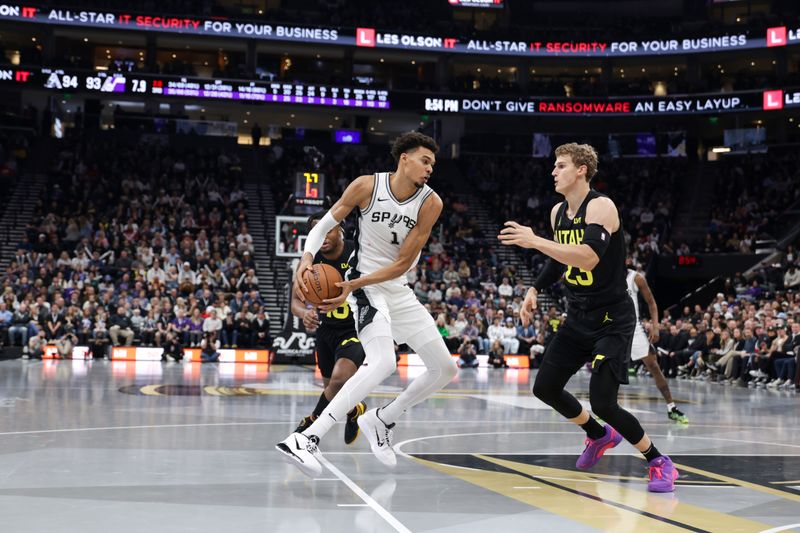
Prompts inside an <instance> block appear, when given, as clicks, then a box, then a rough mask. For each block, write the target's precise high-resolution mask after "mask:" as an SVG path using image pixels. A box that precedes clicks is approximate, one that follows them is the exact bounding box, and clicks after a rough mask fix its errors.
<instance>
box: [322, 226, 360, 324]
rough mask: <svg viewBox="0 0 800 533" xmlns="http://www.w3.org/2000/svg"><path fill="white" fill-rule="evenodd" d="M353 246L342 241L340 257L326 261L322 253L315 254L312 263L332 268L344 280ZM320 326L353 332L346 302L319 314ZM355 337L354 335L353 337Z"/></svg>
mask: <svg viewBox="0 0 800 533" xmlns="http://www.w3.org/2000/svg"><path fill="white" fill-rule="evenodd" d="M354 248H355V247H354V245H353V242H352V241H347V240H346V241H344V250H342V255H340V256H339V257H338V258H336V259H326V258H325V257H324V256H323V255H322V252H317V255H315V256H314V263H325V264H326V265H331V266H332V267H333V268H335V269H336V270H338V271H339V274H341V275H342V279H345V278H344V275H345V273H346V272H347V271H348V269H349V268H350V263H349V261H348V260H349V259H350V254H352V253H353V249H354ZM319 319H320V326H327V327H329V328H337V329H345V328H347V329H352V330H355V322H353V315H352V313H350V306H349V305H347V301H346V300H345V302H344V303H342V305H340V306H339V307H337V308H336V309H334V310H333V311H329V312H327V313H320V314H319ZM353 336H355V335H353Z"/></svg>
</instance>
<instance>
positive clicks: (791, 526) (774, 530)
mask: <svg viewBox="0 0 800 533" xmlns="http://www.w3.org/2000/svg"><path fill="white" fill-rule="evenodd" d="M794 528H800V523H798V524H789V525H788V526H778V527H773V528H772V529H765V530H764V531H760V532H759V533H778V532H779V531H789V530H791V529H794Z"/></svg>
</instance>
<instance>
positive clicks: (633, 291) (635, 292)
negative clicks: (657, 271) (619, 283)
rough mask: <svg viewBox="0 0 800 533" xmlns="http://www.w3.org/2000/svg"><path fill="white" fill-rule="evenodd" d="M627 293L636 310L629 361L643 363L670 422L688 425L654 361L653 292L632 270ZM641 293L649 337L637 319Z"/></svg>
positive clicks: (655, 316) (655, 318) (655, 324)
mask: <svg viewBox="0 0 800 533" xmlns="http://www.w3.org/2000/svg"><path fill="white" fill-rule="evenodd" d="M627 282H628V293H630V295H631V299H632V300H633V307H634V308H635V310H636V329H635V330H634V332H633V344H632V345H631V361H641V362H642V363H644V366H645V368H647V370H648V372H650V375H651V376H653V379H654V380H655V382H656V387H658V390H659V391H661V395H662V396H664V400H665V401H666V402H667V416H668V417H669V419H670V420H674V421H676V422H680V423H681V424H688V423H689V419H688V418H687V417H686V415H685V414H683V413H682V412H681V411H679V410H678V408H677V407H676V406H675V402H674V401H673V400H672V392H670V390H669V385H668V384H667V378H665V377H664V374H663V373H662V372H661V367H659V366H658V361H657V360H656V353H655V348H654V347H653V344H654V343H656V342H658V336H659V335H658V306H657V305H656V299H655V298H654V297H653V292H652V291H651V290H650V286H649V285H648V284H647V280H646V279H644V276H643V275H642V274H641V273H639V272H637V271H636V270H633V269H631V268H629V269H628V278H627ZM640 293H641V295H642V298H644V301H645V303H647V307H648V309H649V311H650V321H651V325H650V335H649V337H648V335H646V334H645V331H644V327H643V326H642V322H641V320H640V318H639V294H640Z"/></svg>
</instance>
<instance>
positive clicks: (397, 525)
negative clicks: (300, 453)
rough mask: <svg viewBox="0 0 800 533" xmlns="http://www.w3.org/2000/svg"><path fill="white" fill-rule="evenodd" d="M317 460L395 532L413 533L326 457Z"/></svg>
mask: <svg viewBox="0 0 800 533" xmlns="http://www.w3.org/2000/svg"><path fill="white" fill-rule="evenodd" d="M317 458H318V459H319V462H320V463H322V464H323V465H324V466H325V468H327V469H328V470H330V471H331V472H332V473H333V475H334V476H336V477H338V478H339V479H340V480H341V481H342V483H344V484H345V485H347V487H348V488H349V489H350V490H352V491H353V492H355V493H356V496H358V497H359V498H361V499H362V500H363V501H364V503H365V504H366V505H369V506H370V507H371V508H372V510H373V511H375V512H376V513H378V514H379V515H380V517H381V518H383V519H384V520H385V521H386V523H388V524H389V525H390V526H392V527H393V528H394V530H395V531H397V532H398V533H411V530H410V529H408V528H407V527H406V526H404V525H403V524H402V523H401V522H400V521H399V520H398V519H397V518H395V516H394V515H393V514H392V513H390V512H389V511H387V510H386V509H385V508H384V507H383V506H382V505H381V504H379V503H378V502H376V501H375V499H374V498H373V497H372V496H370V495H369V494H367V493H366V492H364V490H363V489H362V488H361V487H359V486H358V485H356V484H355V483H354V482H353V480H352V479H350V478H349V477H347V475H345V473H344V472H342V471H341V470H339V469H338V468H336V467H335V466H333V464H332V463H331V462H330V461H328V460H327V459H325V458H324V457H322V456H318V457H317ZM339 507H342V505H339Z"/></svg>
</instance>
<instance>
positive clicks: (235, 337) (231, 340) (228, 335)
mask: <svg viewBox="0 0 800 533" xmlns="http://www.w3.org/2000/svg"><path fill="white" fill-rule="evenodd" d="M238 326H239V324H238V322H237V320H236V317H235V315H234V314H233V313H227V314H226V315H225V319H224V320H223V321H222V328H221V329H220V337H221V339H222V347H223V348H230V347H231V346H232V347H234V348H235V347H237V346H238V343H239V327H238Z"/></svg>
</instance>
